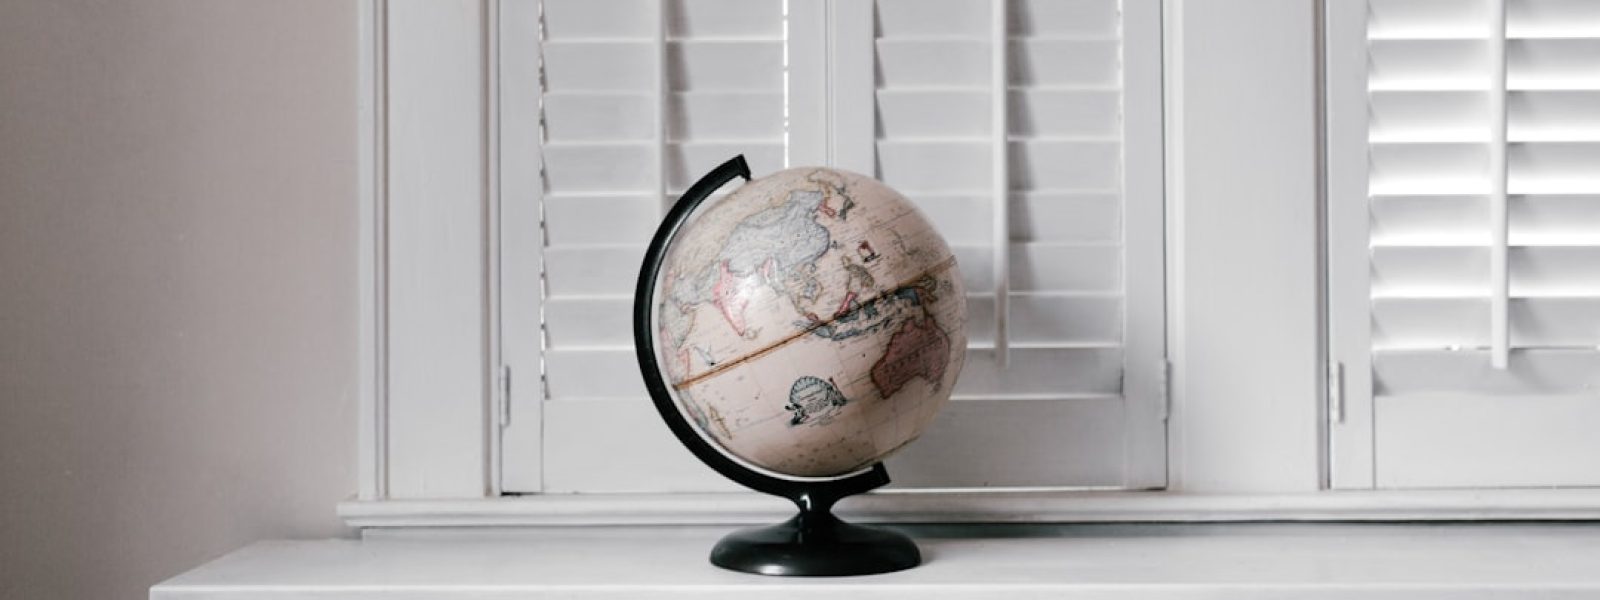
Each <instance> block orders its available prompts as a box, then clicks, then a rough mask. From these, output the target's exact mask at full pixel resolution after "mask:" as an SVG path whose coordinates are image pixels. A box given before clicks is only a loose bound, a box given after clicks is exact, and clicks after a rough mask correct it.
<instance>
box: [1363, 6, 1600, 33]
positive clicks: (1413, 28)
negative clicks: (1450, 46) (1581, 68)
mask: <svg viewBox="0 0 1600 600" xmlns="http://www.w3.org/2000/svg"><path fill="white" fill-rule="evenodd" d="M1367 6H1368V11H1369V24H1368V26H1369V32H1370V33H1369V35H1370V36H1371V38H1372V39H1385V38H1390V39H1392V38H1424V39H1425V38H1459V37H1473V36H1482V35H1483V34H1484V30H1483V24H1484V23H1485V22H1487V20H1488V18H1489V16H1488V13H1487V12H1486V11H1485V9H1486V8H1487V6H1488V5H1487V3H1484V2H1466V1H1463V0H1371V1H1370V2H1369V3H1368V5H1367ZM1506 35H1507V36H1509V37H1512V38H1548V37H1597V36H1600V3H1596V2H1594V1H1593V0H1510V1H1509V2H1507V3H1506Z"/></svg>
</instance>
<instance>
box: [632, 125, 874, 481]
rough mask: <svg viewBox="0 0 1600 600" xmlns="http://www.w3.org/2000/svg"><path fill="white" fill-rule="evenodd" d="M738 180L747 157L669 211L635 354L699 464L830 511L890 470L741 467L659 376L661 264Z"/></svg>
mask: <svg viewBox="0 0 1600 600" xmlns="http://www.w3.org/2000/svg"><path fill="white" fill-rule="evenodd" d="M736 177H743V178H744V180H745V181H750V166H749V165H748V164H746V163H745V160H744V155H743V154H741V155H738V156H735V157H733V158H731V159H728V161H727V162H724V163H722V164H721V165H719V166H717V168H715V169H712V170H711V172H710V173H707V174H706V175H705V176H704V177H701V178H700V180H699V181H696V182H695V183H694V185H693V186H690V187H689V189H688V191H686V192H684V193H683V196H682V197H680V198H678V201H677V202H676V203H674V204H673V205H672V208H671V209H670V210H668V211H667V214H666V216H665V217H664V218H663V219H662V221H661V226H660V227H659V228H657V229H656V234H655V236H654V237H653V238H651V240H650V247H649V248H648V249H646V250H645V254H644V265H643V266H642V267H640V269H639V283H638V285H637V286H636V287H635V289H634V293H633V345H634V351H635V352H636V353H637V354H638V357H639V369H640V370H641V371H642V372H643V375H644V385H645V388H646V389H648V390H649V391H650V399H651V400H653V401H654V402H655V405H656V412H659V413H661V419H662V420H664V421H666V422H667V427H668V428H669V429H671V430H672V433H673V435H675V436H677V437H678V441H679V442H681V443H682V444H683V445H684V446H685V447H687V448H688V449H689V451H690V452H692V453H694V455H695V457H696V458H699V459H700V462H703V463H705V464H706V466H709V467H711V468H712V469H714V470H716V471H717V472H718V473H721V474H722V476H724V477H727V478H728V479H732V480H733V481H735V482H737V483H738V484H740V485H743V486H745V487H747V488H750V489H753V490H756V491H758V492H764V493H767V494H772V495H774V496H783V497H785V498H788V499H790V500H793V501H794V502H795V504H797V505H799V507H800V509H801V510H802V511H809V510H813V509H815V510H821V511H827V510H828V508H829V507H831V506H832V505H833V503H834V502H835V501H837V500H839V499H840V498H843V497H845V496H849V495H853V494H859V493H862V492H866V491H868V490H871V489H874V488H877V487H880V486H883V485H885V484H887V483H889V472H888V471H887V470H885V469H884V468H883V463H881V462H880V463H875V464H873V465H872V468H870V469H868V470H865V471H861V472H859V473H857V474H854V475H849V476H843V477H840V478H838V479H811V480H794V479H784V478H781V477H773V476H771V475H768V474H766V473H762V472H759V471H756V470H754V469H751V468H749V467H746V466H744V465H742V464H739V463H738V462H737V461H735V460H733V459H732V458H729V457H728V456H727V455H726V454H724V453H723V451H722V450H720V449H718V448H716V447H713V446H712V445H711V443H710V442H707V441H706V440H705V438H702V437H701V436H700V434H699V433H697V432H696V431H695V429H694V426H693V425H692V424H690V423H689V421H688V419H686V418H685V417H684V415H683V412H682V411H680V410H679V409H678V405H677V401H676V400H674V399H673V397H672V393H671V391H670V390H669V388H668V386H667V382H666V380H665V379H663V378H662V377H661V368H660V365H659V364H658V363H657V361H656V352H655V347H656V346H655V323H654V320H655V319H654V315H653V312H652V310H651V306H652V304H653V303H654V302H653V301H654V298H653V296H654V295H655V289H656V278H657V276H658V275H659V274H660V271H661V263H662V262H663V261H664V260H665V259H666V254H667V247H668V246H670V245H671V243H672V240H673V239H675V238H676V237H677V235H678V230H679V229H681V228H682V227H683V224H684V221H685V220H687V219H688V218H689V215H690V214H691V213H693V212H694V210H695V208H697V207H699V206H700V203H701V202H703V201H705V199H706V198H707V197H708V196H710V195H711V193H712V192H714V191H716V190H717V189H718V188H721V187H722V186H723V185H725V184H727V183H728V182H729V181H733V179H734V178H736Z"/></svg>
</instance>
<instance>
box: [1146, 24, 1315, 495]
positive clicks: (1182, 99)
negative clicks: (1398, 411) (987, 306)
mask: <svg viewBox="0 0 1600 600" xmlns="http://www.w3.org/2000/svg"><path fill="white" fill-rule="evenodd" d="M1168 7H1169V9H1170V10H1169V12H1168V13H1167V23H1169V25H1168V26H1169V27H1177V28H1180V29H1181V34H1180V36H1179V38H1178V39H1177V40H1175V42H1174V44H1172V45H1171V46H1169V48H1170V50H1169V54H1168V55H1167V56H1168V67H1167V68H1168V73H1169V74H1170V75H1169V77H1168V79H1167V83H1168V89H1169V90H1174V89H1176V90H1179V91H1177V92H1175V93H1174V92H1169V95H1168V113H1167V115H1168V120H1167V123H1168V126H1167V131H1168V140H1169V141H1168V150H1167V151H1168V159H1169V160H1168V163H1167V164H1168V169H1169V172H1168V179H1167V181H1168V202H1169V205H1170V206H1171V208H1170V209H1169V211H1170V212H1169V216H1168V219H1169V220H1168V223H1169V227H1173V228H1176V231H1175V233H1174V239H1173V240H1172V242H1171V244H1170V245H1169V246H1168V248H1169V257H1170V262H1169V264H1170V265H1171V269H1172V278H1171V279H1170V280H1169V281H1170V285H1171V286H1172V288H1173V289H1174V291H1175V293H1176V295H1175V296H1174V297H1172V298H1171V301H1172V303H1173V306H1172V309H1171V313H1170V314H1171V315H1172V317H1171V318H1172V319H1173V320H1172V322H1171V333H1170V334H1169V335H1170V336H1171V337H1170V338H1169V339H1170V342H1169V343H1170V346H1169V348H1170V351H1171V352H1173V354H1174V361H1173V376H1174V380H1173V393H1174V398H1173V401H1174V402H1173V411H1174V418H1175V421H1174V423H1175V427H1174V430H1173V432H1172V435H1173V439H1172V444H1173V450H1172V456H1173V457H1174V461H1175V463H1176V464H1175V465H1174V470H1173V477H1174V481H1173V484H1174V486H1175V487H1177V488H1179V489H1183V490H1192V491H1217V492H1220V491H1230V492H1241V493H1242V492H1261V491H1267V490H1277V491H1290V490H1314V489H1317V488H1318V487H1319V466H1320V463H1321V458H1320V450H1319V446H1320V444H1319V441H1318V437H1319V435H1318V430H1319V426H1318V425H1319V422H1320V414H1319V411H1318V410H1317V407H1318V404H1319V398H1320V393H1319V392H1320V390H1319V385H1318V383H1319V382H1320V381H1321V371H1322V365H1321V360H1320V352H1318V349H1317V347H1318V344H1319V335H1318V325H1317V315H1318V303H1319V299H1318V294H1317V282H1316V279H1317V275H1316V273H1317V253H1318V248H1317V241H1316V237H1315V234H1314V232H1315V231H1316V227H1317V222H1318V212H1319V211H1318V201H1317V196H1318V189H1317V179H1316V164H1317V163H1316V160H1317V157H1316V154H1315V149H1316V145H1317V141H1316V140H1317V138H1316V136H1317V133H1316V123H1317V117H1316V113H1315V108H1316V105H1317V103H1316V100H1315V96H1314V94H1315V90H1316V87H1315V83H1316V82H1315V79H1314V76H1313V73H1314V72H1315V70H1314V68H1313V66H1314V64H1315V60H1316V46H1315V36H1314V35H1313V34H1314V31H1315V29H1314V26H1315V19H1316V15H1315V13H1314V10H1313V9H1314V8H1315V7H1316V3H1315V2H1311V1H1309V0H1306V1H1296V2H1285V1H1282V0H1251V1H1236V2H1222V3H1196V2H1176V3H1169V4H1168ZM1259 22H1270V23H1274V24H1275V26H1273V27H1265V28H1264V27H1257V26H1255V25H1254V24H1255V23H1259ZM1265 81H1271V82H1274V84H1273V85H1274V87H1273V90H1272V93H1252V92H1250V91H1249V90H1255V89H1258V88H1259V86H1261V85H1262V82H1265ZM1174 94H1175V95H1174ZM1240 215H1251V221H1252V222H1255V223H1261V224H1262V226H1260V227H1243V228H1241V227H1240V226H1239V221H1238V219H1239V216H1240Z"/></svg>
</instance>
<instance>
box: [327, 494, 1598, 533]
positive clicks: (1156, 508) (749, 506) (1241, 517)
mask: <svg viewBox="0 0 1600 600" xmlns="http://www.w3.org/2000/svg"><path fill="white" fill-rule="evenodd" d="M838 512H839V513H840V514H841V515H843V516H846V517H847V518H851V519H853V520H858V521H862V522H879V523H938V522H985V523H1004V522H1010V523H1016V522H1023V523H1047V522H1080V523H1115V522H1239V521H1455V520H1469V521H1473V520H1600V489H1541V490H1525V489H1518V490H1510V489H1507V490H1437V491H1325V492H1311V493H1303V494H1272V495H1261V494H1195V493H1181V492H1103V491H976V492H975V491H952V492H887V493H873V494H866V495H863V496H857V497H854V498H850V499H847V500H845V501H844V502H843V503H842V504H840V506H839V510H838ZM792 513H793V508H792V507H790V506H788V503H787V502H785V501H783V500H780V499H778V498H774V497H771V496H763V495H759V494H754V493H722V494H542V495H530V496H512V497H504V498H484V499H464V500H376V501H362V500H352V501H348V502H344V503H341V504H340V505H339V516H340V517H342V518H343V519H344V520H345V522H346V523H347V524H349V525H350V526H351V527H358V528H375V527H504V526H511V527H516V526H571V525H682V524H730V525H731V524H747V523H767V522H772V521H776V520H781V519H783V518H785V517H787V516H788V515H790V514H792Z"/></svg>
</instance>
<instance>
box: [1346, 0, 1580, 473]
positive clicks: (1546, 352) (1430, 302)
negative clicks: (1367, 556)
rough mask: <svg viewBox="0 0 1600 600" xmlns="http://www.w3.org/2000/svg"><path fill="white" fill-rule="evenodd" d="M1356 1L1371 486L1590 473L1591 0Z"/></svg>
mask: <svg viewBox="0 0 1600 600" xmlns="http://www.w3.org/2000/svg"><path fill="white" fill-rule="evenodd" d="M1502 1H1503V8H1502V4H1501V2H1502ZM1368 10H1369V15H1368V21H1367V22H1368V26H1367V38H1368V39H1367V51H1368V55H1369V61H1370V62H1369V64H1370V68H1369V70H1368V73H1367V78H1368V80H1367V93H1368V107H1367V109H1368V122H1369V127H1368V133H1367V143H1368V153H1369V160H1370V174H1369V179H1368V195H1369V205H1368V209H1369V210H1370V215H1369V218H1370V221H1369V224H1370V230H1369V232H1368V234H1367V235H1368V236H1369V238H1368V239H1369V241H1368V244H1369V258H1368V260H1369V261H1370V296H1369V298H1370V327H1371V342H1370V344H1371V355H1370V356H1371V358H1370V360H1371V368H1372V382H1371V397H1372V404H1371V409H1370V410H1371V411H1372V425H1371V427H1373V433H1372V443H1373V445H1374V450H1373V456H1374V459H1373V463H1374V465H1375V466H1374V467H1373V474H1374V475H1373V477H1374V479H1373V481H1374V485H1376V486H1377V487H1474V486H1547V485H1600V458H1597V457H1600V442H1595V441H1593V440H1594V436H1592V435H1591V434H1589V433H1586V432H1582V431H1580V430H1575V429H1572V428H1569V427H1563V426H1562V424H1563V423H1570V422H1572V421H1574V420H1576V421H1580V422H1586V423H1591V424H1592V423H1593V422H1595V421H1594V419H1596V418H1600V397H1597V396H1596V395H1595V392H1594V389H1595V388H1594V384H1595V379H1596V375H1595V373H1597V372H1600V350H1597V348H1600V3H1596V2H1589V1H1585V0H1479V1H1476V2H1457V1H1439V0H1429V1H1422V0H1374V1H1373V2H1371V3H1370V4H1369V5H1368ZM1501 10H1503V11H1504V13H1503V15H1504V16H1503V18H1504V30H1503V36H1504V46H1503V57H1504V77H1505V79H1504V81H1503V85H1504V95H1503V96H1501V95H1500V94H1499V93H1498V91H1497V90H1498V87H1497V86H1498V85H1499V82H1498V81H1497V79H1496V77H1495V75H1496V74H1497V68H1496V64H1498V63H1497V61H1496V57H1498V56H1501V52H1498V51H1497V50H1496V46H1497V44H1498V42H1497V40H1498V38H1499V34H1496V31H1497V25H1499V15H1500V14H1502V13H1500V12H1499V11H1501ZM1501 107H1503V110H1504V113H1503V114H1504V123H1505V125H1504V127H1505V130H1504V142H1503V146H1502V145H1501V142H1500V141H1499V140H1498V139H1497V135H1496V131H1495V123H1496V118H1495V115H1496V114H1500V113H1498V111H1497V109H1498V108H1501ZM1502 148H1503V156H1504V164H1505V180H1504V186H1505V187H1504V195H1503V200H1498V199H1497V197H1500V196H1497V194H1496V181H1497V173H1498V170H1497V169H1496V168H1495V167H1496V162H1495V161H1496V155H1497V152H1498V151H1500V149H1502ZM1335 201H1336V202H1338V201H1343V200H1342V199H1338V198H1336V199H1335ZM1502 202H1503V204H1502ZM1500 226H1503V227H1504V229H1500V228H1499V227H1500ZM1496 231H1503V234H1501V235H1502V236H1503V237H1498V236H1497V235H1496V233H1495V232H1496ZM1497 256H1499V257H1503V259H1501V260H1503V267H1502V266H1501V263H1500V262H1499V260H1497ZM1500 281H1504V282H1505V284H1504V285H1505V286H1506V287H1505V288H1503V289H1504V291H1503V292H1500V293H1497V292H1496V288H1497V287H1498V286H1499V285H1500V284H1499V283H1498V282H1500ZM1502 294H1503V295H1502ZM1497 298H1504V305H1503V309H1502V308H1501V305H1500V304H1499V302H1501V301H1500V300H1497ZM1502 323H1503V324H1504V325H1505V327H1506V332H1507V334H1508V338H1507V339H1506V341H1505V343H1504V346H1501V344H1499V343H1497V340H1496V336H1495V330H1496V328H1497V327H1499V326H1501V324H1502ZM1352 326H1355V325H1354V324H1352ZM1501 347H1503V348H1505V350H1504V351H1508V352H1509V354H1506V355H1504V356H1507V357H1508V358H1509V360H1508V361H1507V364H1506V365H1505V368H1503V369H1501V368H1496V364H1495V363H1496V362H1497V354H1498V353H1499V352H1503V351H1502V350H1499V348H1501Z"/></svg>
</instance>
